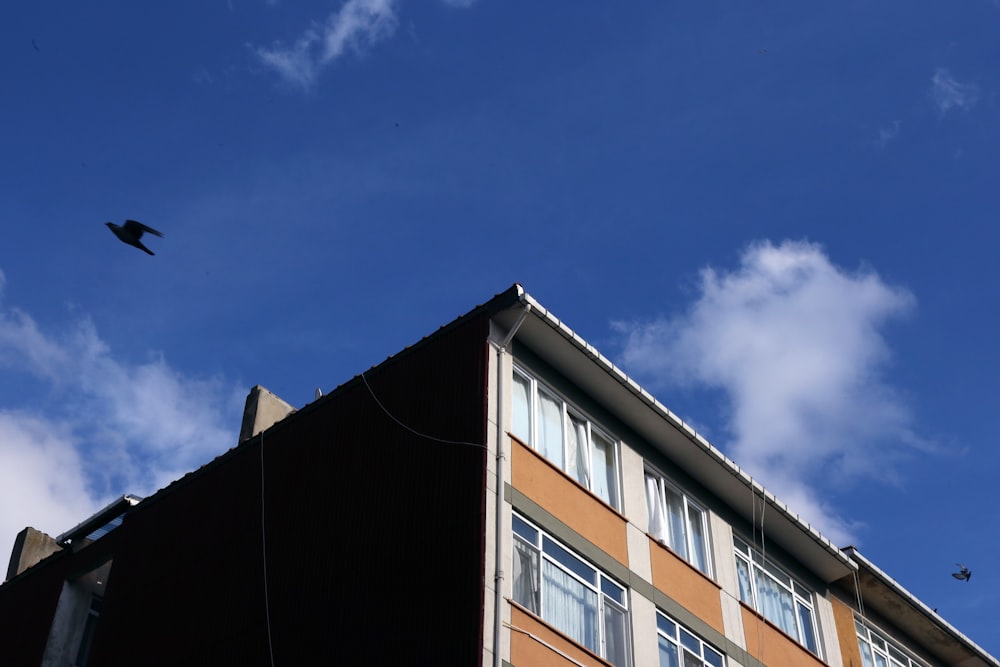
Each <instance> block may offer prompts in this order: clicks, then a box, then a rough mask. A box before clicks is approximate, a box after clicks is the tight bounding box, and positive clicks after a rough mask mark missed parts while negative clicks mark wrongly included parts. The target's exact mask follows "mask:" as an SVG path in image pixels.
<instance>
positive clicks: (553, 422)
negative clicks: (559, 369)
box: [535, 390, 566, 470]
mask: <svg viewBox="0 0 1000 667" xmlns="http://www.w3.org/2000/svg"><path fill="white" fill-rule="evenodd" d="M538 407H539V410H540V413H541V414H540V415H539V419H538V442H537V443H535V447H536V449H538V451H539V452H541V454H542V456H544V457H545V458H547V459H549V460H550V461H552V462H553V463H555V464H556V465H557V466H559V468H560V469H563V470H565V469H566V466H565V465H564V463H563V416H562V402H561V401H557V400H556V399H555V398H553V397H552V396H550V395H548V394H546V393H545V392H543V391H541V390H539V392H538Z"/></svg>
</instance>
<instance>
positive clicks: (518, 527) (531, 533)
mask: <svg viewBox="0 0 1000 667" xmlns="http://www.w3.org/2000/svg"><path fill="white" fill-rule="evenodd" d="M511 521H512V523H513V525H514V534H516V535H520V536H521V537H523V538H524V539H526V540H527V541H528V542H531V543H532V544H533V545H535V546H538V531H537V530H535V529H534V528H532V527H531V526H530V525H528V522H527V521H525V520H524V519H522V518H521V517H519V516H518V515H516V514H514V515H512V516H511Z"/></svg>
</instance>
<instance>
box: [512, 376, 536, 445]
mask: <svg viewBox="0 0 1000 667" xmlns="http://www.w3.org/2000/svg"><path fill="white" fill-rule="evenodd" d="M511 393H512V396H511V406H512V407H511V411H512V413H513V414H512V415H511V418H510V430H511V432H512V433H513V434H514V435H516V436H517V437H518V438H520V439H521V440H523V441H524V442H528V443H530V442H531V381H530V380H528V378H526V377H524V376H523V375H521V374H520V373H514V388H513V389H512V391H511Z"/></svg>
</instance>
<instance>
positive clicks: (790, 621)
mask: <svg viewBox="0 0 1000 667" xmlns="http://www.w3.org/2000/svg"><path fill="white" fill-rule="evenodd" d="M756 574H757V604H758V611H759V612H760V613H762V614H764V618H766V619H767V620H769V621H771V622H772V623H774V624H775V625H777V626H778V627H779V628H781V629H782V630H784V631H785V632H787V633H788V634H789V635H791V636H792V637H798V636H799V633H798V631H797V630H796V628H795V607H794V604H793V602H792V593H791V591H788V590H786V589H785V588H783V587H782V586H780V585H779V584H778V582H776V581H775V580H774V579H772V578H771V577H769V576H768V575H767V574H764V573H763V572H761V571H760V570H757V572H756Z"/></svg>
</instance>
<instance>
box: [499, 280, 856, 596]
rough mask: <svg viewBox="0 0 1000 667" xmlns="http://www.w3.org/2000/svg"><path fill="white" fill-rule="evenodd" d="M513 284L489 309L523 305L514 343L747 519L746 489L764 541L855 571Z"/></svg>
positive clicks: (510, 313) (504, 313)
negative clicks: (763, 523)
mask: <svg viewBox="0 0 1000 667" xmlns="http://www.w3.org/2000/svg"><path fill="white" fill-rule="evenodd" d="M516 289H517V296H518V298H517V299H516V300H514V301H515V302H514V303H511V301H512V300H510V299H509V296H510V292H507V293H505V295H504V296H508V299H504V300H503V301H504V302H505V303H506V304H507V305H505V306H504V307H501V308H497V309H496V310H494V311H493V312H492V316H493V319H494V321H496V322H497V324H498V325H500V326H501V327H503V328H504V329H509V328H510V327H511V326H513V324H514V322H515V321H516V319H517V317H518V316H519V315H520V313H521V312H522V311H523V309H524V306H526V305H530V306H531V309H530V315H529V317H527V318H526V319H525V321H524V322H523V324H522V325H521V327H520V329H519V330H518V332H517V336H516V340H517V341H519V342H520V343H523V344H524V345H526V346H527V347H528V348H530V349H531V350H532V351H533V352H535V353H536V354H538V355H539V356H540V357H541V358H543V359H544V360H545V361H546V363H548V364H550V365H551V366H552V367H553V368H555V369H556V370H557V371H558V372H559V373H561V374H562V375H564V376H565V377H566V378H567V379H569V380H570V381H571V382H573V383H575V384H576V385H577V386H579V387H580V388H581V389H583V390H584V391H585V392H587V393H588V394H589V395H590V396H592V397H593V398H594V399H595V400H597V401H600V402H601V403H602V404H603V405H604V406H605V407H606V408H607V409H608V410H609V411H611V412H612V413H613V414H615V416H617V417H618V418H619V419H621V420H622V421H623V422H624V423H625V424H626V425H627V426H628V427H629V428H631V429H632V430H634V431H635V432H636V433H637V434H638V435H639V436H641V437H642V438H644V439H645V440H646V441H648V442H649V443H650V444H651V445H653V446H654V447H656V448H658V449H659V450H660V451H662V452H663V453H664V454H665V455H666V456H667V457H669V458H670V459H671V460H673V461H674V462H676V464H677V465H679V466H681V467H683V469H684V470H685V472H687V473H688V474H689V475H691V477H693V478H694V479H695V480H696V481H698V482H699V483H700V484H702V485H703V486H704V487H705V488H707V489H708V490H709V491H710V492H712V493H713V494H715V495H716V496H718V498H719V499H720V500H722V501H723V502H724V503H726V504H727V505H728V506H729V507H730V508H732V509H733V511H735V512H736V513H737V514H739V515H741V516H743V517H744V518H745V519H746V520H747V521H748V522H750V521H752V520H753V518H754V517H753V516H752V512H753V510H752V509H751V508H752V505H753V504H752V502H751V499H752V496H751V493H753V494H755V495H756V496H757V498H763V499H764V502H765V503H766V509H765V512H766V513H767V514H766V515H767V538H768V539H769V540H773V541H774V542H775V543H776V544H778V545H779V546H781V548H783V549H784V550H785V551H787V552H788V553H789V554H790V555H791V556H793V557H795V558H796V559H797V560H799V561H800V562H801V563H802V564H803V565H804V566H805V567H807V568H808V569H809V570H810V571H811V572H813V573H814V574H815V575H816V576H818V577H820V578H821V579H822V580H823V581H825V582H828V583H829V582H833V581H836V580H837V579H840V578H842V577H844V576H847V575H849V574H851V573H853V572H854V571H855V570H856V567H857V566H856V565H855V564H854V563H853V562H852V561H851V560H850V558H849V557H848V556H847V555H846V554H844V553H843V552H842V551H841V550H840V549H838V548H837V547H836V546H835V545H834V544H833V543H832V542H830V540H829V539H827V538H826V537H824V536H823V535H822V534H821V533H820V532H819V531H818V530H817V529H816V528H815V527H813V526H811V525H810V524H809V523H807V522H806V521H805V520H803V519H802V518H801V517H800V516H799V515H798V514H796V513H794V512H793V511H792V510H791V509H789V508H788V506H787V505H785V504H784V503H783V502H781V501H780V500H779V499H778V498H776V497H775V496H774V495H773V494H771V493H770V492H769V491H767V490H766V489H765V488H764V487H763V486H761V485H760V483H758V482H757V481H756V480H754V479H752V478H751V477H750V475H749V474H747V473H746V471H744V470H743V469H741V468H740V467H739V466H738V465H737V464H736V463H735V462H734V461H732V460H731V459H729V458H728V457H726V455H725V454H723V453H722V452H721V451H719V450H718V449H717V448H716V447H714V446H713V445H712V444H711V443H710V442H708V441H707V440H706V439H705V438H703V437H702V436H700V435H699V434H698V433H697V432H696V431H695V430H694V429H693V428H691V427H690V426H688V425H687V424H685V423H684V421H683V420H681V419H680V418H679V417H678V416H677V415H675V414H674V413H672V412H671V411H670V410H669V409H667V408H666V406H664V405H663V404H661V403H660V402H659V401H658V400H656V398H655V397H653V395H652V394H650V393H649V392H648V391H646V390H645V389H643V388H642V387H641V386H639V384H638V383H636V382H635V381H634V380H632V379H631V378H630V377H629V376H628V375H626V374H625V373H624V371H622V370H621V369H619V368H618V367H616V366H615V365H614V364H613V363H611V361H610V360H609V359H607V358H606V357H604V356H603V355H602V354H601V353H600V352H598V351H597V349H596V348H595V347H593V346H592V345H590V344H589V343H587V342H586V341H585V340H584V339H583V338H581V337H580V336H578V335H577V334H576V333H575V332H574V331H573V330H572V329H570V328H569V327H567V326H566V325H565V324H563V322H561V321H560V320H559V319H558V318H557V317H555V316H554V315H553V314H552V313H550V312H549V311H548V310H547V309H545V308H544V307H543V306H542V305H541V304H540V303H538V302H537V301H536V300H535V299H534V298H532V297H531V295H529V294H527V293H526V292H524V290H523V289H522V288H521V287H520V286H516ZM496 305H500V304H499V303H497V304H496ZM758 503H759V500H758ZM758 511H759V510H758ZM758 518H759V517H758Z"/></svg>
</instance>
